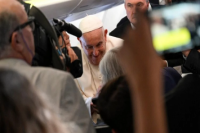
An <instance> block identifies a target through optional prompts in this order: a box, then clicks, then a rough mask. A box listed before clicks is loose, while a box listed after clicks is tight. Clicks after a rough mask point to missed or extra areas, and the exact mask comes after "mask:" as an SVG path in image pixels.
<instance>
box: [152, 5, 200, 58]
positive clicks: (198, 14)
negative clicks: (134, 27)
mask: <svg viewBox="0 0 200 133" xmlns="http://www.w3.org/2000/svg"><path fill="white" fill-rule="evenodd" d="M149 18H150V24H151V34H152V38H153V45H154V48H155V49H156V51H157V52H158V53H159V54H161V55H163V54H165V53H166V54H169V53H177V52H181V51H184V50H187V49H192V48H194V47H197V48H200V3H199V2H196V3H179V4H176V5H172V6H166V7H162V8H160V9H155V10H153V11H151V12H150V13H149Z"/></svg>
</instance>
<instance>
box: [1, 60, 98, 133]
mask: <svg viewBox="0 0 200 133" xmlns="http://www.w3.org/2000/svg"><path fill="white" fill-rule="evenodd" d="M0 67H4V68H9V69H13V70H15V71H17V72H19V73H20V74H22V75H24V76H25V77H27V78H28V79H29V81H30V82H31V83H32V84H33V85H35V87H36V89H37V90H38V91H41V92H43V93H44V94H46V95H47V98H48V99H49V101H50V102H51V104H52V105H53V108H54V109H57V111H59V113H60V114H61V119H62V120H63V121H64V122H65V123H66V124H68V123H74V124H75V125H77V126H78V127H79V128H80V129H81V131H82V133H95V131H94V128H93V125H92V122H91V119H90V117H89V114H88V110H87V108H86V106H85V102H84V100H83V98H82V96H81V94H80V92H79V90H78V89H77V87H76V84H75V83H74V79H73V78H72V76H71V74H69V73H67V72H64V71H59V70H55V69H52V68H45V67H31V66H30V65H28V64H27V63H26V62H25V61H23V60H20V59H4V60H0Z"/></svg>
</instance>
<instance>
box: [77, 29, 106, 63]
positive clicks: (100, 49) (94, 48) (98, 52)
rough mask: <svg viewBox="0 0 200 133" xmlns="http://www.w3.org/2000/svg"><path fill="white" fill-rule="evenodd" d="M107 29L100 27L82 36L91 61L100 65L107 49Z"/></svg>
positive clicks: (83, 45)
mask: <svg viewBox="0 0 200 133" xmlns="http://www.w3.org/2000/svg"><path fill="white" fill-rule="evenodd" d="M106 35H107V30H103V28H99V29H97V30H94V31H91V32H87V33H84V34H83V36H82V37H81V39H80V40H81V45H82V48H83V50H84V52H85V54H86V56H87V58H88V59H89V61H90V63H91V64H93V65H95V66H97V65H99V63H100V61H101V59H102V57H103V56H104V54H105V51H106Z"/></svg>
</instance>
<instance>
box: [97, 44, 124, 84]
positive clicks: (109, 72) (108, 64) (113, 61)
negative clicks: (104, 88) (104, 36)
mask: <svg viewBox="0 0 200 133" xmlns="http://www.w3.org/2000/svg"><path fill="white" fill-rule="evenodd" d="M119 49H120V47H116V48H114V49H112V50H110V51H108V52H107V53H106V54H105V55H104V57H103V58H102V60H101V62H100V65H99V69H100V71H101V73H102V75H103V81H102V83H103V84H105V83H106V82H108V81H109V80H111V79H114V78H116V77H118V76H121V75H123V74H124V72H123V70H122V68H121V66H120V64H119V61H118V58H117V53H118V51H119Z"/></svg>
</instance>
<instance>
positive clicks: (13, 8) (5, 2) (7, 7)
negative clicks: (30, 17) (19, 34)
mask: <svg viewBox="0 0 200 133" xmlns="http://www.w3.org/2000/svg"><path fill="white" fill-rule="evenodd" d="M3 12H9V13H12V14H15V15H17V18H18V20H19V22H20V20H21V19H22V18H24V17H27V15H26V12H25V11H24V6H23V5H21V4H20V3H19V2H18V1H16V0H0V14H1V13H3Z"/></svg>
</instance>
